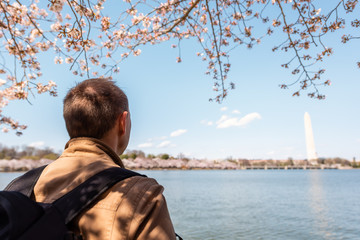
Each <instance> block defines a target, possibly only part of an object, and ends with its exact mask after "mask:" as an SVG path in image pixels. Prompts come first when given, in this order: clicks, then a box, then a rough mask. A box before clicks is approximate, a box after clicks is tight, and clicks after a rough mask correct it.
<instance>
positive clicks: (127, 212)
mask: <svg viewBox="0 0 360 240" xmlns="http://www.w3.org/2000/svg"><path fill="white" fill-rule="evenodd" d="M64 119H65V123H66V128H67V131H68V133H69V136H70V141H69V142H68V143H67V144H66V146H65V150H64V152H63V153H62V155H61V156H60V157H59V158H58V159H57V160H56V161H54V162H53V163H51V164H50V165H48V166H47V167H46V168H45V170H44V171H43V173H42V174H41V176H40V178H39V180H38V182H37V184H36V185H35V188H34V196H35V199H36V201H38V202H53V201H54V200H56V199H58V198H60V197H61V196H62V195H64V194H65V193H67V192H69V191H70V190H72V189H74V188H75V187H76V186H78V185H79V184H80V183H82V182H84V181H85V180H86V179H88V178H89V177H91V176H92V175H94V174H96V173H98V172H100V171H102V170H104V169H107V168H110V167H114V166H115V167H116V166H117V167H122V168H124V165H123V163H122V161H121V159H120V158H119V157H118V156H119V155H120V154H122V153H123V152H124V150H125V149H126V147H127V145H128V142H129V137H130V129H131V120H130V113H129V106H128V100H127V97H126V95H125V94H124V93H123V91H122V90H121V89H120V88H118V87H117V86H116V85H115V84H114V83H113V82H112V81H109V80H107V79H88V80H85V81H83V82H81V83H79V84H78V85H77V86H75V87H74V88H72V89H70V91H69V92H68V94H67V95H66V97H65V99H64ZM162 192H163V187H162V186H160V185H159V184H158V183H157V182H156V181H155V180H154V179H151V178H145V177H140V176H135V177H131V178H128V179H125V180H123V181H120V182H119V183H117V184H115V185H114V186H113V187H112V188H111V189H110V190H108V191H107V192H105V193H104V194H103V195H102V196H100V198H99V199H98V202H97V203H96V204H95V205H94V206H93V207H92V208H90V209H89V210H86V211H85V212H84V213H82V214H81V215H80V216H79V217H78V218H77V219H75V221H74V230H75V231H76V232H79V233H80V234H81V235H82V237H83V239H86V240H95V239H96V240H100V239H101V240H108V239H109V240H110V239H144V240H145V239H146V240H151V239H157V240H162V239H175V232H174V228H173V225H172V223H171V220H170V216H169V212H168V209H167V205H166V201H165V199H164V196H163V195H162Z"/></svg>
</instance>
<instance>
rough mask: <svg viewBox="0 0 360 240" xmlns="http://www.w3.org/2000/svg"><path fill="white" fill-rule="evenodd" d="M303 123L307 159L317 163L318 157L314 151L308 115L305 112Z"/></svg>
mask: <svg viewBox="0 0 360 240" xmlns="http://www.w3.org/2000/svg"><path fill="white" fill-rule="evenodd" d="M304 123H305V136H306V150H307V160H308V161H309V162H310V163H312V164H317V159H318V157H317V154H316V151H315V143H314V135H313V130H312V127H311V120H310V115H309V113H307V112H306V113H305V115H304Z"/></svg>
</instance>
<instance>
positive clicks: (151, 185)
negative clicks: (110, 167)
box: [96, 176, 164, 209]
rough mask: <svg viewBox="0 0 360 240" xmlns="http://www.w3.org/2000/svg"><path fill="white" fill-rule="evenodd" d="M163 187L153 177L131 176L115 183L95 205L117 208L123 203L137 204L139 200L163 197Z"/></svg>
mask: <svg viewBox="0 0 360 240" xmlns="http://www.w3.org/2000/svg"><path fill="white" fill-rule="evenodd" d="M163 191H164V187H163V186H161V185H160V184H159V183H158V182H157V181H156V180H155V179H153V178H148V177H143V176H133V177H130V178H127V179H125V180H123V181H120V182H118V183H116V184H115V185H114V186H112V187H111V188H110V189H109V190H108V191H107V192H106V193H104V194H103V195H102V196H101V197H100V200H99V201H98V204H96V205H97V207H104V206H107V207H110V208H111V209H114V208H118V207H119V206H120V205H121V204H123V203H125V202H126V203H131V205H134V206H135V205H137V204H139V202H140V201H153V200H154V199H155V198H163V196H162V193H163Z"/></svg>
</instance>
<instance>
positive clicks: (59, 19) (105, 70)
mask: <svg viewBox="0 0 360 240" xmlns="http://www.w3.org/2000/svg"><path fill="white" fill-rule="evenodd" d="M113 4H117V6H120V7H119V9H122V11H119V12H117V13H116V15H114V14H112V15H111V14H110V13H111V12H113V11H109V9H110V8H111V7H112V5H113ZM321 4H325V2H324V1H322V2H321V1H319V0H163V1H153V0H147V1H144V0H135V1H129V0H124V1H123V2H120V1H116V3H114V2H110V1H106V0H95V1H77V0H48V1H45V0H32V1H28V0H26V1H25V0H2V1H0V41H1V43H2V44H1V45H0V48H1V51H0V54H3V55H4V56H5V55H6V58H9V56H10V57H11V58H13V60H14V61H2V60H0V79H1V81H0V124H3V126H4V127H5V128H4V129H3V131H7V130H6V129H9V128H11V129H14V130H15V131H16V132H17V133H18V134H21V131H22V130H23V129H25V128H26V126H25V125H20V124H19V123H17V122H16V121H14V120H12V119H11V117H8V116H3V115H2V111H1V109H3V108H4V107H6V106H7V104H8V102H9V101H13V100H28V98H29V96H31V95H33V94H43V93H49V94H50V95H53V96H56V83H54V82H52V81H50V82H48V83H45V82H47V79H46V77H45V76H43V74H42V72H41V68H42V63H41V62H40V60H39V59H40V58H39V56H41V54H44V53H47V52H49V51H51V53H52V54H53V55H54V64H67V65H68V68H69V70H70V71H71V72H72V73H73V74H75V75H79V76H87V77H90V76H97V77H112V74H114V73H117V72H119V65H120V64H121V62H122V61H123V60H125V59H126V58H128V57H129V56H138V55H140V53H141V47H142V46H143V45H145V44H150V45H153V44H159V43H162V42H166V41H169V42H170V46H171V47H172V48H178V50H179V56H178V57H177V58H176V59H175V61H176V62H179V63H180V62H181V61H182V58H181V48H180V44H181V41H183V40H186V39H194V40H195V41H197V42H198V47H197V48H196V49H194V51H195V54H196V55H197V56H199V57H200V60H202V61H205V62H207V69H205V73H206V74H207V75H211V76H212V81H213V83H212V84H213V90H214V91H215V95H214V97H211V98H210V100H214V101H216V102H222V100H223V99H224V98H225V97H226V96H227V95H228V94H229V91H230V90H231V89H234V88H235V84H234V83H233V82H231V81H229V80H228V77H227V75H228V72H229V71H230V69H231V64H230V60H231V51H232V50H233V49H235V48H237V47H241V46H244V47H245V48H253V47H255V46H256V45H257V44H261V43H262V42H263V41H265V40H267V39H266V38H267V37H268V36H269V35H273V34H277V35H278V36H279V38H278V39H280V38H283V39H282V41H279V42H275V43H274V45H275V46H274V47H273V49H272V50H273V51H274V52H276V51H279V50H280V51H283V52H284V53H286V56H289V60H288V61H286V62H285V63H284V64H282V67H284V68H285V69H289V70H290V71H291V74H290V75H293V77H294V78H293V81H292V82H291V81H290V82H289V80H287V81H285V83H281V84H280V85H279V86H280V88H282V89H289V88H293V89H295V90H294V92H293V93H292V95H293V96H300V95H301V93H307V95H308V96H309V97H312V98H317V99H324V98H325V96H324V95H323V94H321V93H320V91H319V87H320V86H328V85H330V80H328V79H326V80H323V78H322V76H323V75H324V73H325V70H324V69H321V68H320V69H319V67H318V66H319V64H320V65H321V62H322V61H324V59H325V58H326V57H329V56H331V55H332V54H333V52H334V50H333V49H332V48H331V46H327V45H326V41H325V40H324V36H325V35H329V34H334V33H336V32H338V31H339V30H341V29H344V28H345V26H346V27H347V28H350V29H357V28H359V27H360V20H359V19H358V17H357V16H358V14H356V13H355V10H356V6H357V4H358V0H336V1H331V2H326V4H327V6H326V8H327V9H330V10H327V11H325V10H324V7H325V6H324V7H322V6H321ZM329 6H330V7H329ZM321 7H322V8H321ZM353 32H355V31H349V33H348V34H343V35H342V36H341V37H340V39H339V41H340V42H343V43H347V42H349V41H351V40H354V39H359V36H354V35H352V34H350V33H353ZM5 53H7V54H5ZM356 64H357V65H359V66H360V63H359V62H358V63H356ZM29 93H30V94H29Z"/></svg>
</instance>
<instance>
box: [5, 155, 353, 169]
mask: <svg viewBox="0 0 360 240" xmlns="http://www.w3.org/2000/svg"><path fill="white" fill-rule="evenodd" d="M53 161H54V160H49V159H40V160H32V159H20V160H16V159H12V160H4V159H3V160H0V172H25V171H28V170H31V169H34V168H37V167H40V166H43V165H46V164H50V163H52V162H53ZM122 161H123V163H124V165H125V167H126V168H127V169H131V170H337V169H340V170H343V169H356V168H353V167H352V166H351V165H350V164H346V165H345V164H319V165H311V164H309V163H307V161H304V160H293V161H291V164H287V163H289V161H288V160H287V161H285V160H219V161H210V160H198V159H192V160H189V159H166V160H165V159H160V158H153V159H149V158H139V157H138V158H136V159H122ZM356 166H357V165H356Z"/></svg>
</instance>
